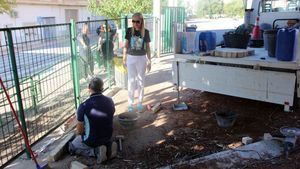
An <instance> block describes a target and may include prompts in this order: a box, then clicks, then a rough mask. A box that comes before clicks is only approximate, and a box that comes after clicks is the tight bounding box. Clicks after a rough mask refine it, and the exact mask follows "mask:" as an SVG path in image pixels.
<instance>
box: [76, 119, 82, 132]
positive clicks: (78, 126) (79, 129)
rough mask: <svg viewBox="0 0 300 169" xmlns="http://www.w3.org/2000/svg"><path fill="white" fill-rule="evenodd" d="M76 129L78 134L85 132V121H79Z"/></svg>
mask: <svg viewBox="0 0 300 169" xmlns="http://www.w3.org/2000/svg"><path fill="white" fill-rule="evenodd" d="M76 131H77V134H78V135H81V134H83V133H84V123H83V122H79V121H78V122H77V126H76Z"/></svg>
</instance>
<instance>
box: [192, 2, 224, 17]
mask: <svg viewBox="0 0 300 169" xmlns="http://www.w3.org/2000/svg"><path fill="white" fill-rule="evenodd" d="M222 2H223V1H220V0H201V1H198V3H197V16H198V17H206V16H209V18H212V17H213V16H214V15H220V14H222V11H223V6H222Z"/></svg>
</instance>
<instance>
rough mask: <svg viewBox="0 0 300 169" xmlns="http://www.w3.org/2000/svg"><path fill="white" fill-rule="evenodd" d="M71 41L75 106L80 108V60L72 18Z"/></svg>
mask: <svg viewBox="0 0 300 169" xmlns="http://www.w3.org/2000/svg"><path fill="white" fill-rule="evenodd" d="M70 33H71V35H70V43H71V66H72V77H73V86H74V101H75V107H76V108H78V106H79V104H80V84H79V77H78V62H77V43H76V41H77V40H76V24H75V21H74V20H73V19H72V20H71V23H70Z"/></svg>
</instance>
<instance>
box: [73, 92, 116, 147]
mask: <svg viewBox="0 0 300 169" xmlns="http://www.w3.org/2000/svg"><path fill="white" fill-rule="evenodd" d="M114 113H115V106H114V102H113V101H112V99H111V98H109V97H106V96H104V95H102V94H101V93H96V94H92V95H91V96H90V98H89V99H87V100H86V101H85V102H83V103H82V104H80V106H79V108H78V111H77V120H78V121H80V122H84V129H85V132H84V134H83V135H82V140H83V142H84V143H85V144H86V145H88V146H91V147H97V146H100V145H102V144H105V143H107V142H108V141H109V140H110V139H111V136H112V131H113V126H112V125H113V116H114Z"/></svg>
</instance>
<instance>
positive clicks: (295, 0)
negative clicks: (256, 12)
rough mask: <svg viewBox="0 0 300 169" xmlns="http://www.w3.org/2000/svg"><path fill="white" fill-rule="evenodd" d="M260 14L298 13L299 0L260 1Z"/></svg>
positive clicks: (299, 9)
mask: <svg viewBox="0 0 300 169" xmlns="http://www.w3.org/2000/svg"><path fill="white" fill-rule="evenodd" d="M261 8H262V9H261V11H262V12H292V11H300V0H262V2H261Z"/></svg>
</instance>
